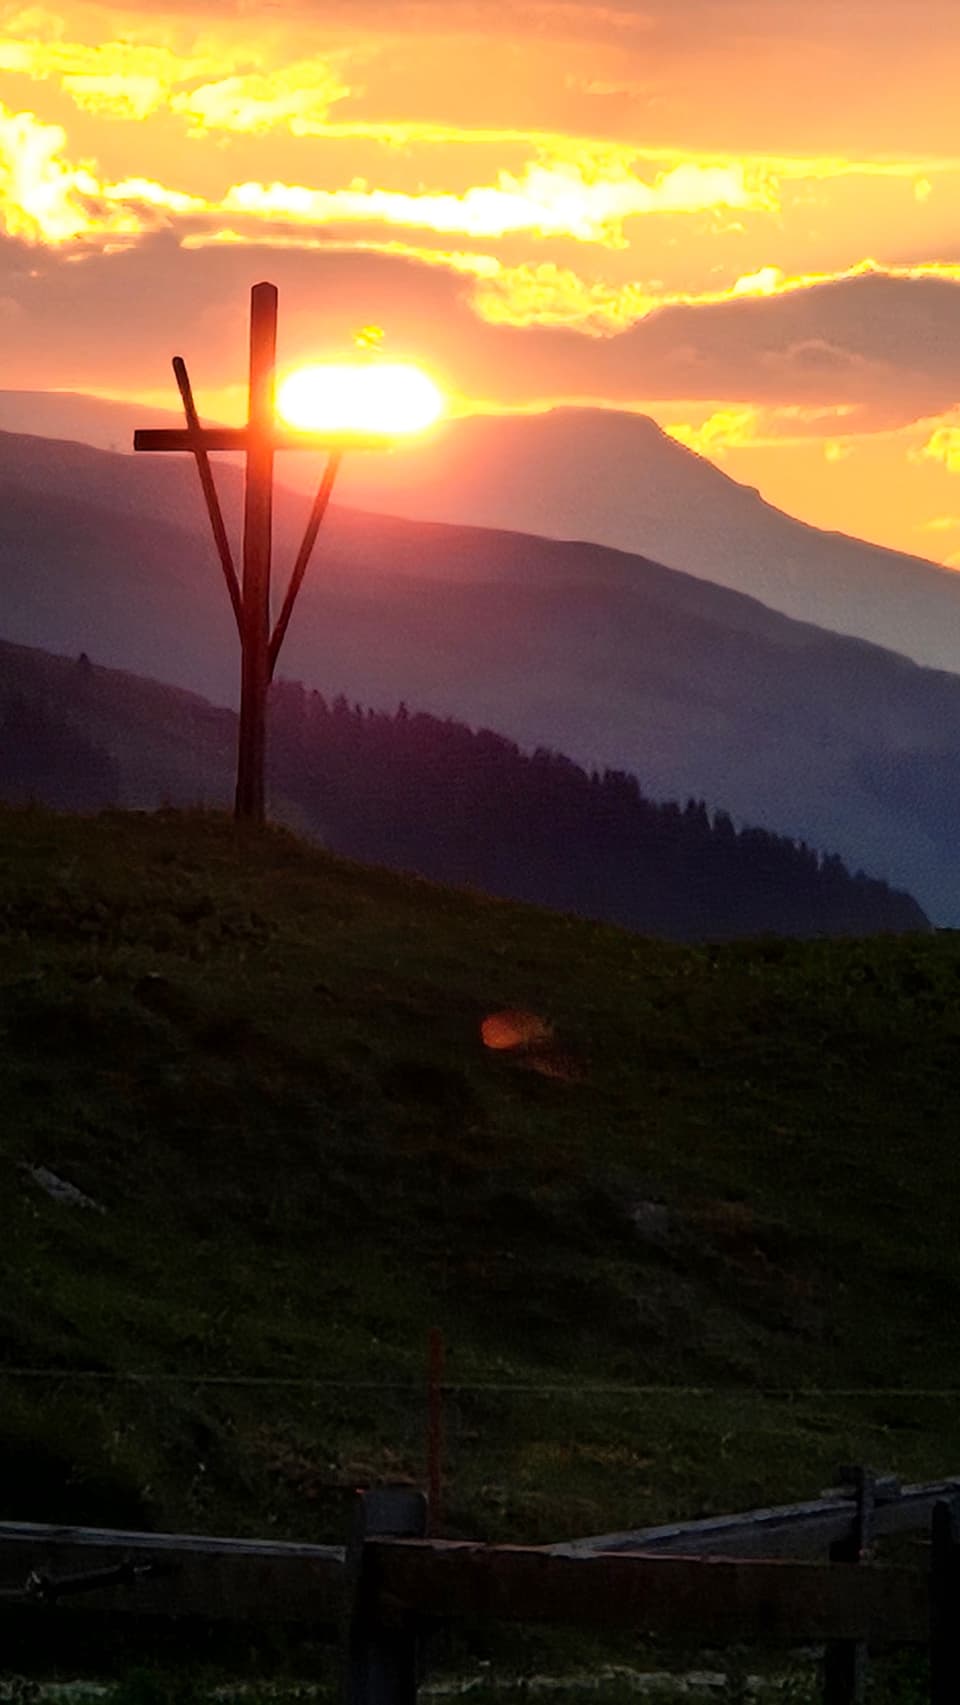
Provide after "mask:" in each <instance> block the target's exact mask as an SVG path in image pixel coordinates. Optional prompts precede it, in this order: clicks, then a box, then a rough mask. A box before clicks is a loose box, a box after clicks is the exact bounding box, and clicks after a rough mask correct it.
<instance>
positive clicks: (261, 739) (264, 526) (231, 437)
mask: <svg viewBox="0 0 960 1705" xmlns="http://www.w3.org/2000/svg"><path fill="white" fill-rule="evenodd" d="M277 308H278V293H277V288H276V285H274V284H255V285H254V287H253V290H252V292H251V296H250V406H249V412H248V417H247V424H246V426H235V427H232V426H214V427H204V426H201V424H200V420H199V417H198V415H197V410H196V406H195V404H194V400H193V391H192V388H191V385H190V379H189V377H188V374H187V368H186V363H185V362H184V360H183V358H182V357H181V356H179V355H177V356H174V360H173V370H174V373H175V374H176V379H177V385H178V387H179V390H180V396H181V398H182V401H183V408H184V414H185V415H186V421H187V424H186V427H185V428H184V427H180V428H177V429H173V430H152V429H148V430H146V431H140V432H136V433H134V438H133V447H134V449H135V450H179V451H187V452H189V453H190V454H191V455H192V456H193V457H194V460H195V461H196V464H197V471H198V473H199V475H200V484H201V486H202V488H203V495H204V500H205V502H206V505H207V513H208V515H209V517H210V525H211V527H212V529H213V536H214V541H215V543H216V547H217V553H218V555H219V557H220V563H221V567H222V568H223V574H224V579H225V580H226V583H227V591H228V592H229V594H230V602H231V604H232V605H233V613H234V615H235V616H236V620H237V628H238V631H239V634H240V651H241V672H240V733H239V741H238V746H237V791H236V807H235V810H236V815H237V817H238V818H246V819H248V820H250V821H253V822H256V823H262V822H263V815H264V764H265V758H266V719H267V689H268V688H269V685H270V682H271V680H272V678H273V672H274V669H275V668H276V663H277V657H278V655H279V652H280V647H281V645H282V644H283V638H284V635H285V633H286V631H287V627H288V625H289V622H290V617H291V614H292V612H293V606H294V603H295V602H296V598H297V593H298V592H299V590H300V586H301V583H302V581H303V577H304V574H305V573H306V570H307V564H308V563H309V561H310V556H311V553H312V551H313V547H314V545H315V543H316V539H317V534H318V532H319V531H320V524H321V522H322V520H323V517H324V514H325V513H326V509H327V505H328V503H329V501H330V494H331V492H332V491H333V483H334V480H335V479H336V477H337V469H338V468H339V466H340V458H341V456H342V455H343V452H344V451H345V450H383V449H386V448H387V447H388V446H389V445H390V444H391V443H392V439H391V438H390V437H389V436H386V435H384V434H381V433H371V432H335V433H330V432H326V433H321V432H294V431H289V430H286V429H280V428H278V426H277V419H276V410H275V391H276V365H277ZM211 450H233V451H237V450H242V451H243V452H244V453H245V455H246V471H245V476H244V504H243V571H242V580H241V579H238V577H237V570H236V567H235V565H234V561H233V553H232V551H231V549H230V541H229V539H228V537H227V530H226V527H225V526H224V521H223V513H222V511H221V508H220V501H219V498H218V496H217V489H216V485H215V483H214V478H213V470H212V468H211V466H210V457H209V453H210V451H211ZM278 450H326V451H327V452H328V459H327V465H326V468H325V470H324V474H323V478H322V479H321V481H320V485H319V488H318V490H317V495H316V497H315V498H314V502H313V508H312V509H311V511H310V518H309V520H308V522H307V527H306V532H305V533H304V536H303V543H302V544H301V546H300V549H299V551H298V552H297V558H296V561H295V563H294V565H293V570H292V573H291V575H290V583H289V585H288V587H287V590H286V594H285V596H284V600H283V604H282V606H281V610H280V614H279V616H278V617H277V621H276V624H275V626H274V628H273V631H272V632H271V629H270V574H271V559H272V554H273V477H274V456H275V455H276V452H277V451H278Z"/></svg>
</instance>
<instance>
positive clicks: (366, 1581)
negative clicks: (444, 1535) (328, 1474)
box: [344, 1486, 427, 1705]
mask: <svg viewBox="0 0 960 1705" xmlns="http://www.w3.org/2000/svg"><path fill="white" fill-rule="evenodd" d="M426 1530H427V1500H426V1498H425V1497H424V1495H423V1493H422V1492H418V1491H415V1490H414V1489H413V1488H412V1487H408V1486H382V1487H377V1488H375V1489H374V1490H372V1491H369V1492H361V1493H360V1495H359V1497H358V1499H357V1508H356V1516H355V1521H354V1530H353V1535H352V1538H351V1542H350V1545H349V1547H348V1549H347V1578H348V1592H349V1591H351V1590H352V1598H351V1600H350V1603H349V1605H348V1617H349V1621H348V1626H347V1639H346V1652H345V1663H344V1683H345V1685H344V1700H345V1705H416V1698H417V1682H418V1671H419V1659H420V1650H419V1648H420V1638H419V1631H418V1628H417V1625H416V1623H415V1621H414V1620H413V1619H412V1618H409V1617H402V1618H398V1619H397V1620H396V1621H394V1622H391V1623H390V1624H389V1625H387V1624H386V1623H384V1622H382V1621H381V1620H380V1619H379V1617H378V1615H377V1606H376V1583H375V1581H374V1580H373V1578H372V1576H371V1573H370V1566H369V1559H368V1558H367V1557H366V1556H365V1547H366V1541H367V1540H368V1539H376V1538H380V1539H423V1538H424V1536H425V1534H426Z"/></svg>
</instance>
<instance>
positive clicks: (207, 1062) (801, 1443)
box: [0, 811, 960, 1539]
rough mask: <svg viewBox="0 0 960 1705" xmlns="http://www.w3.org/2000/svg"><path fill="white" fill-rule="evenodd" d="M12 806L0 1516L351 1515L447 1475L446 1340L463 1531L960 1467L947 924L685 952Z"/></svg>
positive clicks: (0, 1088)
mask: <svg viewBox="0 0 960 1705" xmlns="http://www.w3.org/2000/svg"><path fill="white" fill-rule="evenodd" d="M0 831H2V833H0V928H2V931H3V935H2V952H0V990H2V992H0V1030H2V1038H3V1040H2V1049H0V1105H2V1106H3V1109H4V1117H3V1126H2V1137H0V1237H2V1248H3V1252H4V1268H5V1276H4V1285H3V1289H2V1293H0V1363H2V1366H0V1509H2V1512H3V1514H4V1516H5V1517H6V1518H7V1519H13V1518H23V1519H33V1520H44V1519H50V1520H57V1519H85V1520H89V1521H94V1522H100V1523H111V1522H118V1521H119V1522H130V1523H133V1524H139V1523H146V1524H151V1525H156V1526H175V1525H183V1526H188V1527H191V1528H194V1529H198V1528H199V1529H206V1530H217V1529H220V1530H232V1531H238V1532H256V1531H266V1532H274V1533H290V1534H299V1535H304V1536H310V1537H314V1538H321V1537H339V1536H342V1534H343V1532H344V1520H345V1516H344V1509H345V1502H346V1500H347V1498H348V1495H349V1490H350V1488H351V1487H353V1486H354V1485H356V1484H357V1483H359V1482H364V1481H372V1480H375V1479H377V1478H383V1477H389V1478H396V1477H398V1476H399V1477H407V1476H409V1477H411V1478H414V1479H420V1478H422V1475H423V1448H422V1440H423V1427H424V1401H423V1389H422V1370H423V1365H424V1354H425V1340H426V1335H427V1331H428V1329H429V1327H430V1326H431V1325H434V1324H436V1325H439V1326H441V1327H442V1328H443V1330H444V1332H445V1335H446V1338H447V1343H448V1369H447V1377H448V1381H449V1383H450V1385H451V1387H452V1388H453V1387H455V1388H456V1389H451V1390H450V1392H449V1393H448V1397H447V1404H446V1411H447V1412H446V1423H447V1451H448V1460H447V1469H448V1484H447V1500H446V1527H447V1530H448V1531H450V1532H463V1533H468V1532H469V1533H482V1534H486V1535H489V1536H491V1537H493V1536H506V1535H511V1536H515V1537H518V1538H526V1539H548V1538H553V1537H561V1536H563V1535H564V1534H566V1533H575V1532H589V1531H597V1530H602V1529H604V1528H609V1527H611V1526H624V1525H629V1524H639V1523H643V1522H646V1521H652V1520H655V1519H658V1518H661V1517H666V1516H668V1515H671V1514H675V1515H694V1514H696V1513H699V1512H705V1511H719V1510H724V1509H728V1508H736V1507H738V1506H745V1505H748V1504H750V1503H751V1502H754V1501H756V1500H762V1499H766V1498H777V1499H779V1498H781V1497H786V1496H789V1495H791V1494H794V1493H796V1494H803V1493H811V1492H813V1491H815V1490H816V1489H817V1488H818V1487H819V1486H821V1485H824V1484H827V1483H829V1482H830V1481H831V1480H832V1477H833V1474H834V1471H835V1468H836V1465H837V1463H838V1462H839V1461H841V1460H858V1459H859V1460H865V1461H868V1462H870V1463H872V1464H875V1465H877V1466H880V1467H890V1468H893V1469H895V1470H897V1471H899V1472H901V1473H902V1474H904V1475H905V1476H907V1477H910V1476H914V1475H922V1474H925V1473H930V1474H935V1473H940V1472H942V1471H948V1470H952V1469H957V1468H958V1467H960V1423H958V1421H957V1402H956V1390H957V1389H958V1388H960V1348H958V1345H957V1340H956V1333H955V1330H954V1322H955V1318H956V1308H957V1303H958V1290H960V1283H958V1281H960V1250H958V1242H957V1237H956V1209H955V1202H956V1198H957V1187H958V1181H960V1180H958V1173H960V1163H958V1158H957V1144H956V1125H955V1118H954V1110H955V1105H956V1100H957V1095H956V1089H955V1087H954V1086H955V1081H956V1060H957V1049H958V1041H960V1008H958V1001H957V994H958V989H960V946H958V944H957V940H956V938H954V937H953V936H950V935H940V936H937V937H931V936H924V937H920V936H918V937H915V938H900V939H893V938H883V939H881V938H878V939H876V940H870V941H864V942H859V943H858V942H852V943H851V942H847V943H836V942H834V943H831V942H816V943H786V942H770V943H763V942H761V943H752V944H749V945H743V944H740V945H732V946H724V947H721V948H717V947H701V948H682V947H672V946H668V945H664V944H662V943H650V942H646V941H644V940H642V939H639V938H637V937H635V936H630V935H628V934H626V933H622V932H619V931H617V930H615V929H612V928H609V927H603V926H595V925H589V924H585V923H582V922H577V921H574V920H571V919H568V918H565V917H562V916H553V915H550V914H547V913H545V912H539V911H537V910H535V909H533V908H524V907H519V906H513V905H507V904H504V903H500V902H496V901H492V900H485V899H481V898H479V897H477V896H475V895H471V894H468V893H465V892H458V891H454V890H449V889H442V888H439V887H434V886H432V885H430V884H427V883H424V882H418V881H412V880H405V879H402V878H400V877H396V876H393V875H388V874H386V873H384V872H382V871H378V870H376V869H371V868H364V867H362V866H357V865H350V864H347V863H344V862H341V861H337V860H334V859H332V858H330V857H327V856H325V855H323V854H321V853H318V852H316V851H315V850H312V849H309V848H307V847H305V846H304V845H302V844H300V843H299V842H297V841H296V840H295V839H293V838H292V837H290V836H288V835H286V834H284V833H282V832H279V831H271V832H264V833H239V832H238V831H237V830H236V829H235V828H234V826H233V825H232V824H231V823H229V822H228V821H227V820H225V819H223V818H221V817H219V816H215V815H194V816H181V815H176V814H161V815H158V816H146V815H136V814H134V815H121V814H116V815H105V816H103V817H100V818H96V819H78V818H66V817H63V818H61V817H56V816H53V815H50V814H46V813H43V812H35V811H22V812H16V811H7V812H5V813H3V814H2V815H0ZM504 1010H507V1011H515V1010H519V1011H527V1012H531V1013H533V1014H535V1015H537V1017H538V1018H539V1020H540V1021H541V1026H540V1029H539V1030H538V1031H536V1030H534V1029H533V1027H531V1026H529V1025H528V1027H527V1034H532V1035H533V1038H534V1039H533V1041H532V1043H530V1044H529V1045H528V1046H527V1047H525V1048H522V1047H521V1048H513V1049H509V1048H508V1049H493V1048H490V1047H488V1046H485V1045H484V1040H483V1036H482V1033H481V1027H482V1025H483V1021H484V1019H485V1018H487V1017H489V1016H490V1015H491V1014H495V1013H498V1012H502V1011H504ZM520 1028H522V1027H520ZM40 1168H45V1169H47V1170H48V1172H49V1173H53V1174H54V1175H56V1177H57V1178H58V1179H60V1180H62V1181H65V1182H66V1183H68V1184H70V1185H72V1186H74V1187H75V1189H76V1190H78V1191H80V1192H82V1193H83V1195H84V1197H86V1198H88V1199H89V1205H83V1204H82V1203H74V1204H73V1205H71V1204H70V1203H69V1202H64V1201H61V1200H57V1199H55V1198H54V1197H53V1196H52V1195H51V1194H50V1189H51V1188H53V1186H52V1185H51V1183H50V1180H49V1178H47V1177H46V1175H45V1174H44V1173H42V1172H40V1171H39V1170H38V1169H40ZM895 1393H896V1394H895Z"/></svg>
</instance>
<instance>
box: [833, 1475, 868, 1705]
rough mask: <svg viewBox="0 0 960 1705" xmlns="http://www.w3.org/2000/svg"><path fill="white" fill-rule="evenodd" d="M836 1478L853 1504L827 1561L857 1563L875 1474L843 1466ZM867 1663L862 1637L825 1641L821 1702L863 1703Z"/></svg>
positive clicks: (865, 1541) (838, 1704) (865, 1538)
mask: <svg viewBox="0 0 960 1705" xmlns="http://www.w3.org/2000/svg"><path fill="white" fill-rule="evenodd" d="M840 1479H841V1481H842V1482H845V1483H846V1484H847V1485H849V1486H853V1488H854V1490H855V1492H856V1497H857V1503H856V1509H855V1511H854V1513H853V1520H852V1523H851V1527H850V1532H849V1534H848V1535H847V1536H846V1538H845V1539H837V1540H835V1541H834V1543H833V1544H832V1545H831V1547H830V1561H831V1563H860V1562H862V1561H863V1557H864V1554H865V1553H866V1551H867V1548H868V1546H869V1544H870V1538H871V1530H872V1526H873V1507H874V1487H875V1479H876V1477H875V1475H873V1474H871V1473H870V1470H869V1469H866V1468H844V1469H841V1471H840ZM867 1662H868V1654H867V1647H866V1644H865V1642H864V1641H863V1640H831V1641H829V1642H828V1643H827V1645H826V1646H825V1648H824V1653H823V1705H863V1698H864V1692H865V1688H866V1680H867Z"/></svg>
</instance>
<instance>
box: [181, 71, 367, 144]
mask: <svg viewBox="0 0 960 1705" xmlns="http://www.w3.org/2000/svg"><path fill="white" fill-rule="evenodd" d="M350 92H351V91H350V88H349V86H348V85H347V84H346V83H344V82H342V81H341V79H340V76H339V75H338V73H337V72H336V71H335V70H334V69H333V68H332V66H331V64H330V63H329V62H328V61H327V60H322V59H312V60H301V61H299V62H298V63H296V64H294V65H290V66H287V67H284V68H283V70H280V71H273V72H270V73H264V72H256V73H249V74H247V75H246V76H231V77H223V78H220V79H219V81H217V82H212V83H204V84H201V86H200V87H199V88H196V89H190V90H189V91H186V92H184V93H181V94H174V95H173V96H172V97H171V100H170V109H171V111H172V112H175V113H179V114H180V115H182V116H184V117H186V118H188V119H189V121H190V130H189V134H190V135H191V136H207V135H209V134H210V133H211V132H212V131H238V132H241V133H243V134H245V135H253V136H258V135H262V134H263V133H264V132H265V131H268V130H275V129H278V128H282V129H285V130H288V131H289V132H290V134H291V135H292V136H321V135H323V134H324V132H325V130H326V129H327V124H328V119H329V113H330V109H331V107H332V106H333V105H334V104H335V103H336V102H337V101H342V100H345V99H346V97H347V96H348V95H349V94H350Z"/></svg>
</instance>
